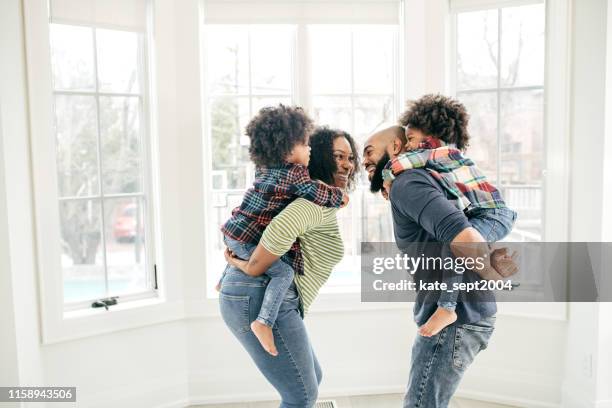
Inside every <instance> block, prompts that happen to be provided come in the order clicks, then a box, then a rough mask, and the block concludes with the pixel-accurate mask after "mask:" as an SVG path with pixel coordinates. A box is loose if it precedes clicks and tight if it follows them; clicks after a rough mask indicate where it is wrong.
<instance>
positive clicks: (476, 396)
mask: <svg viewBox="0 0 612 408" xmlns="http://www.w3.org/2000/svg"><path fill="white" fill-rule="evenodd" d="M404 392H406V386H405V385H395V386H386V387H358V388H325V389H323V390H321V393H320V394H319V398H331V397H340V396H355V395H382V394H403V393H404ZM455 396H457V397H459V398H468V399H472V400H477V401H483V402H491V403H497V404H507V405H515V406H517V407H526V408H559V404H558V403H554V402H547V401H541V400H533V399H527V398H521V397H516V396H512V395H501V394H495V393H487V392H482V391H477V390H473V389H472V390H470V389H459V390H458V391H457V393H456V394H455ZM278 398H279V397H278V394H276V393H275V392H261V393H244V394H234V393H232V395H231V396H228V395H216V396H215V395H206V396H194V397H192V398H190V405H199V404H224V403H245V402H262V401H274V400H278ZM157 408H166V407H157ZM168 408H170V407H168ZM597 408H612V407H608V406H605V407H603V406H602V407H597Z"/></svg>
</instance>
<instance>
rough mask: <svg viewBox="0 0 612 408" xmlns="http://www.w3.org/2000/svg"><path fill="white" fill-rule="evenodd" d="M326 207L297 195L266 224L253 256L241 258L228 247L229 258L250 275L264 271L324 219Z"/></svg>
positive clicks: (231, 262)
mask: <svg viewBox="0 0 612 408" xmlns="http://www.w3.org/2000/svg"><path fill="white" fill-rule="evenodd" d="M322 210H323V209H322V208H321V207H319V206H317V205H315V204H313V203H311V202H309V201H308V200H306V199H303V198H298V199H296V200H295V201H293V202H292V203H291V204H289V205H288V206H287V208H285V209H284V210H283V211H281V212H280V214H278V215H277V216H276V217H274V219H273V220H272V222H271V223H270V225H268V226H267V227H266V229H265V231H264V233H263V235H262V237H261V240H260V241H259V244H258V245H257V248H255V251H253V254H252V255H251V258H250V259H249V260H243V259H240V258H237V257H236V256H234V255H233V254H232V253H231V252H230V251H229V250H226V251H225V259H226V260H227V262H228V263H229V264H230V265H232V266H235V267H236V268H239V269H240V270H242V271H243V272H244V273H246V274H247V275H250V276H259V275H262V274H263V273H265V272H266V271H267V270H268V268H270V266H271V265H272V264H273V263H274V262H276V261H277V260H278V259H279V258H280V257H281V256H282V255H283V254H285V252H287V251H288V250H289V249H290V248H291V246H292V245H293V243H294V242H295V241H296V240H297V238H298V237H299V236H301V235H303V234H304V233H305V232H306V231H308V230H309V229H310V228H313V227H314V226H317V225H319V224H320V223H321V221H322V220H323V213H322Z"/></svg>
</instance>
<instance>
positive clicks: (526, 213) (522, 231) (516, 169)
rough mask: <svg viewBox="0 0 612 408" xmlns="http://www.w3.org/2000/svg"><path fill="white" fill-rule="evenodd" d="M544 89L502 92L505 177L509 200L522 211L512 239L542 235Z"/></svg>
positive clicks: (503, 187)
mask: <svg viewBox="0 0 612 408" xmlns="http://www.w3.org/2000/svg"><path fill="white" fill-rule="evenodd" d="M543 127H544V92H543V91H542V90H533V91H512V92H502V94H501V129H502V135H501V142H502V145H501V158H500V159H501V160H500V169H501V178H502V182H501V183H500V184H501V185H500V187H501V190H502V194H503V196H504V199H505V200H506V202H507V204H508V205H509V206H510V207H511V208H512V209H514V210H515V211H517V212H518V219H517V221H516V225H515V227H514V230H513V231H512V236H511V239H514V240H521V241H540V240H541V239H542V209H543V202H542V191H543V190H542V189H543V186H542V169H543V165H544V129H543Z"/></svg>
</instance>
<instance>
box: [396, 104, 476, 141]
mask: <svg viewBox="0 0 612 408" xmlns="http://www.w3.org/2000/svg"><path fill="white" fill-rule="evenodd" d="M407 107H408V109H407V110H406V112H404V113H403V114H402V116H400V118H399V123H400V124H401V125H402V126H409V127H411V128H413V129H418V130H420V131H421V132H423V133H425V134H426V135H429V136H433V137H435V138H437V139H440V140H442V141H444V142H446V143H452V144H454V145H456V146H457V148H458V149H460V150H465V149H466V148H467V147H468V144H469V143H468V142H469V140H470V134H469V133H468V130H467V126H468V121H469V119H470V115H468V113H467V110H466V109H465V106H464V105H463V104H462V103H461V102H459V101H458V100H456V99H453V98H449V97H447V96H444V95H440V94H435V95H434V94H429V95H425V96H423V97H421V98H420V99H418V100H417V101H412V102H408V104H407Z"/></svg>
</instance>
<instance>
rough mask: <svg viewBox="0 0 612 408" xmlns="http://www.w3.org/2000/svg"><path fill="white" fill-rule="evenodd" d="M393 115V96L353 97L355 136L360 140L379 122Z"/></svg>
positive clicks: (369, 133)
mask: <svg viewBox="0 0 612 408" xmlns="http://www.w3.org/2000/svg"><path fill="white" fill-rule="evenodd" d="M393 119H395V118H394V117H393V96H391V95H389V96H384V97H383V96H368V97H365V96H362V97H357V98H355V131H354V133H355V135H354V136H355V137H356V138H357V140H359V141H360V142H363V141H364V140H365V137H367V136H369V135H371V134H372V132H373V131H374V130H375V129H376V128H377V127H378V126H379V125H381V124H383V123H385V122H389V121H392V120H393Z"/></svg>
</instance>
